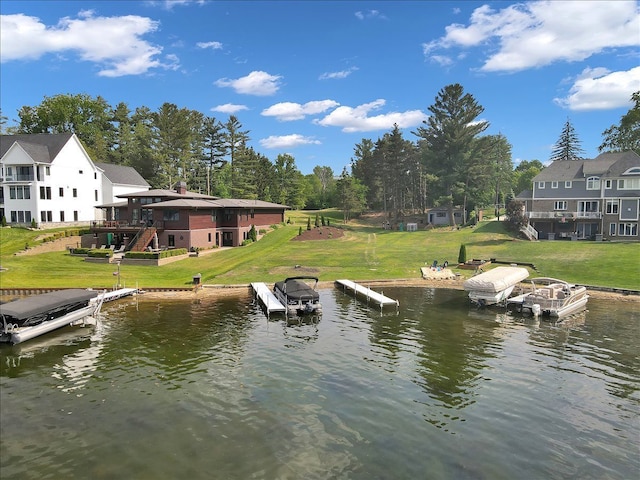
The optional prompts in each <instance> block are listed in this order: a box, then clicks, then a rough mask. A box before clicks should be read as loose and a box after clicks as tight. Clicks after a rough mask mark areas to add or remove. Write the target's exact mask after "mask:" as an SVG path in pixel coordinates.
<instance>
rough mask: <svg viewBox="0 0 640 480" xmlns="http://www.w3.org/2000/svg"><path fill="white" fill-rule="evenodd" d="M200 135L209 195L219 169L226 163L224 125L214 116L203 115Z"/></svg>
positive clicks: (216, 179) (213, 187)
mask: <svg viewBox="0 0 640 480" xmlns="http://www.w3.org/2000/svg"><path fill="white" fill-rule="evenodd" d="M201 135H202V158H203V161H204V162H205V163H206V165H207V195H211V191H212V190H214V189H215V184H216V181H218V180H219V179H218V178H217V177H218V173H219V170H220V168H221V167H222V166H223V165H224V164H225V163H226V161H225V160H224V157H225V155H226V154H227V150H226V148H225V142H224V126H223V125H222V124H221V123H220V122H219V121H218V120H216V119H215V118H214V117H205V118H204V119H203V121H202V131H201Z"/></svg>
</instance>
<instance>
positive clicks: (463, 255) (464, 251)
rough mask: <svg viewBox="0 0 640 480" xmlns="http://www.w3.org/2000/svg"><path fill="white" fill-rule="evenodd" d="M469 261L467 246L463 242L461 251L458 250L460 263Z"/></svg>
mask: <svg viewBox="0 0 640 480" xmlns="http://www.w3.org/2000/svg"><path fill="white" fill-rule="evenodd" d="M466 261H467V246H466V245H465V244H464V243H463V244H462V245H460V251H459V252H458V263H465V262H466Z"/></svg>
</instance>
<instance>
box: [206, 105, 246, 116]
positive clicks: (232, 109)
mask: <svg viewBox="0 0 640 480" xmlns="http://www.w3.org/2000/svg"><path fill="white" fill-rule="evenodd" d="M242 110H249V107H247V106H246V105H235V104H233V103H225V104H224V105H217V106H215V107H212V108H211V111H212V112H220V113H228V114H229V115H233V114H234V113H236V112H241V111H242Z"/></svg>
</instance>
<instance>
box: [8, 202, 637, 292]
mask: <svg viewBox="0 0 640 480" xmlns="http://www.w3.org/2000/svg"><path fill="white" fill-rule="evenodd" d="M322 214H323V215H324V216H325V218H326V219H330V222H331V225H332V226H341V227H342V228H344V230H345V235H344V236H343V237H340V238H332V239H328V240H319V241H303V242H301V241H295V242H294V241H290V240H291V239H292V238H294V237H295V236H297V235H298V232H299V228H300V226H302V228H303V229H306V226H307V219H308V218H309V217H310V216H311V223H312V225H313V223H314V220H315V212H313V213H309V212H289V213H288V214H287V217H288V218H289V219H290V220H291V223H287V224H286V225H284V226H279V227H278V228H277V229H275V230H272V231H270V232H269V233H268V234H266V235H265V236H264V237H262V238H261V239H260V240H259V241H258V242H256V243H253V244H251V245H248V246H245V247H239V248H231V249H221V250H219V251H215V252H213V253H211V254H207V255H201V256H199V257H190V258H188V259H185V260H181V261H178V262H174V263H171V264H167V265H164V266H161V267H149V266H130V265H122V267H121V282H122V283H124V284H125V285H126V286H129V287H135V286H138V287H140V288H151V287H187V286H189V285H191V283H192V279H193V276H194V275H195V274H197V273H200V274H201V275H202V282H203V283H207V284H229V285H231V284H248V283H250V282H255V281H260V282H267V283H272V282H275V281H277V280H282V279H283V278H284V277H286V276H291V275H296V274H312V275H315V276H317V277H319V278H320V279H321V280H323V281H332V280H336V279H338V278H348V279H351V280H356V281H363V280H374V279H413V278H420V270H419V269H420V267H422V266H424V265H425V264H428V265H430V264H431V263H432V262H433V261H434V260H437V261H438V263H443V262H444V261H445V260H448V261H449V264H450V267H454V268H453V269H454V271H455V272H457V273H460V274H461V275H463V276H465V277H466V276H470V275H471V274H472V273H473V272H472V271H469V270H463V269H457V268H456V267H455V265H456V264H457V260H458V252H459V249H460V245H461V244H465V245H466V250H467V258H468V259H471V258H481V259H490V258H495V259H497V260H500V261H509V262H513V263H532V264H534V265H535V266H536V267H537V270H538V272H537V273H536V272H533V271H532V274H534V275H536V276H549V277H557V278H561V279H563V280H567V281H570V282H575V283H581V284H586V285H592V286H604V287H613V288H625V289H633V290H638V289H640V280H639V278H640V275H639V273H640V245H639V244H638V243H631V242H629V243H623V242H590V241H580V242H571V241H561V240H558V241H540V242H530V241H527V240H520V239H516V238H514V237H513V236H512V235H511V234H509V233H508V232H507V231H506V230H505V229H504V226H503V224H502V223H501V222H497V221H485V222H482V223H480V224H479V225H478V226H477V227H474V228H462V229H460V230H452V229H451V228H436V229H433V230H429V231H425V230H421V231H418V232H399V231H385V230H382V229H381V228H380V227H379V225H378V224H377V223H374V222H369V223H367V222H365V221H352V222H350V223H349V224H348V225H342V221H341V218H342V217H341V213H340V212H339V211H336V210H328V211H323V212H322ZM39 235H42V231H40V232H33V231H30V230H26V229H13V228H3V229H1V230H0V265H2V267H3V269H6V270H3V271H2V272H1V273H0V287H1V288H36V287H40V288H46V287H93V288H110V287H112V286H113V285H114V284H115V283H116V279H115V276H114V272H115V271H116V270H117V267H116V265H113V264H95V263H89V262H84V261H83V258H81V257H72V256H70V255H69V254H68V253H67V252H52V253H43V254H39V255H27V256H15V255H14V253H15V252H17V251H19V250H21V249H22V248H24V246H25V243H29V244H30V245H35V244H36V241H35V238H36V237H37V236H39ZM296 265H298V266H300V267H301V268H295V266H296Z"/></svg>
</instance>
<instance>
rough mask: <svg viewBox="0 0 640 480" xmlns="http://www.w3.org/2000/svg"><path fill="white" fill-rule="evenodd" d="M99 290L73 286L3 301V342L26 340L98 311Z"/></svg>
mask: <svg viewBox="0 0 640 480" xmlns="http://www.w3.org/2000/svg"><path fill="white" fill-rule="evenodd" d="M101 307H102V298H101V297H100V295H99V292H97V291H93V290H83V289H79V288H72V289H67V290H58V291H55V292H50V293H43V294H41V295H33V296H30V297H27V298H23V299H20V300H15V301H13V302H8V303H4V304H2V305H0V319H1V320H2V323H1V324H0V342H10V343H13V344H16V343H20V342H24V341H26V340H29V339H31V338H34V337H37V336H40V335H43V334H45V333H47V332H51V331H53V330H56V329H58V328H62V327H64V326H67V325H74V324H80V323H85V322H87V321H88V320H89V319H92V317H93V315H96V314H97V313H99V311H100V309H101Z"/></svg>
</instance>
